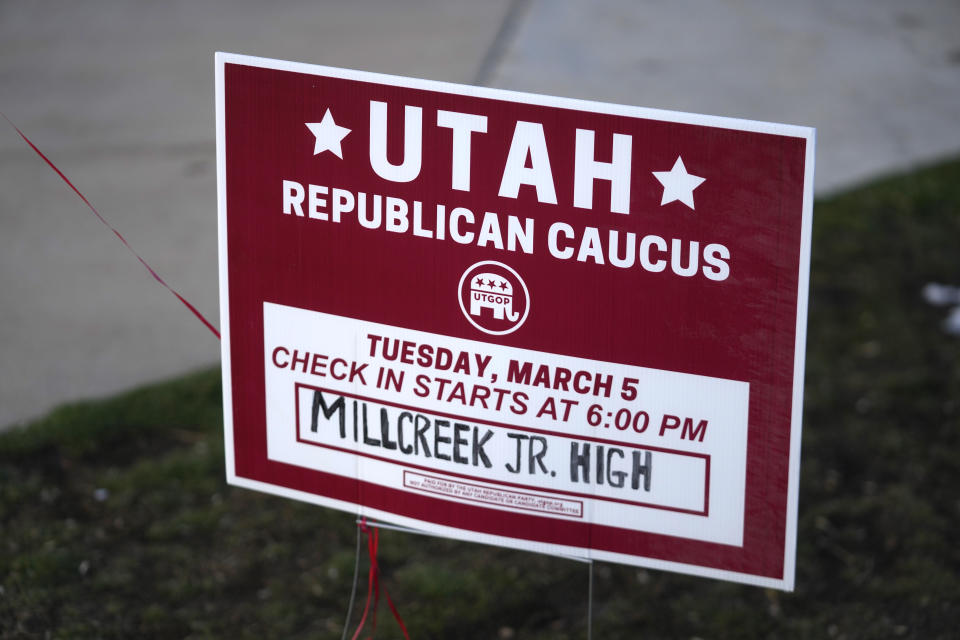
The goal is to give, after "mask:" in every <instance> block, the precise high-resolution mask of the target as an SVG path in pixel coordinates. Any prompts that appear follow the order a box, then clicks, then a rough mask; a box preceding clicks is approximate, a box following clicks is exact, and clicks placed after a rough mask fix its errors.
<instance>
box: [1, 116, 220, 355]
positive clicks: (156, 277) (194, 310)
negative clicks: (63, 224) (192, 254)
mask: <svg viewBox="0 0 960 640" xmlns="http://www.w3.org/2000/svg"><path fill="white" fill-rule="evenodd" d="M0 116H3V119H4V120H6V121H7V122H9V123H10V126H11V127H13V128H14V129H16V131H17V133H19V134H20V137H21V138H23V141H24V142H26V143H27V144H28V145H30V148H31V149H33V150H34V151H36V152H37V155H38V156H40V157H41V158H43V161H44V162H46V163H47V164H48V165H50V168H51V169H53V170H54V171H56V172H57V175H58V176H60V177H61V178H62V179H63V181H64V182H66V183H67V186H69V187H70V188H71V189H73V192H74V193H76V194H77V195H78V196H80V199H81V200H83V203H84V204H85V205H87V207H89V208H90V211H93V213H94V215H96V216H97V218H98V219H99V220H100V222H102V223H103V224H104V225H106V227H107V228H108V229H110V231H113V235H115V236H117V237H118V238H120V242H122V243H123V245H124V246H125V247H126V248H127V249H128V250H129V251H130V253H132V254H133V255H134V256H135V257H136V259H137V260H139V261H140V264H142V265H143V266H144V267H146V269H147V271H149V272H150V275H151V276H153V279H154V280H156V281H157V282H159V283H160V284H162V285H163V286H164V287H166V289H167V291H169V292H170V293H172V294H173V295H175V296H176V297H177V300H179V301H180V302H182V303H183V304H184V306H186V307H187V309H189V310H190V311H191V312H192V313H193V315H195V316H197V318H199V319H200V322H202V323H203V324H205V325H207V329H210V331H212V332H213V335H215V336H217V340H219V339H220V332H219V331H217V329H216V327H214V326H213V325H212V324H210V321H209V320H207V319H206V318H205V317H203V314H202V313H200V311H199V310H197V308H196V307H194V306H193V305H192V304H190V302H189V301H188V300H187V299H186V298H184V297H183V296H182V295H180V294H179V293H177V291H176V289H174V288H173V287H171V286H170V285H169V284H167V282H166V280H164V279H163V278H161V277H160V275H159V274H158V273H157V272H156V271H154V270H153V267H151V266H150V265H149V264H147V262H146V261H145V260H144V259H143V258H141V257H140V254H139V253H137V252H136V251H134V249H133V247H131V246H130V243H129V242H127V239H126V238H124V237H123V236H122V235H121V234H120V232H119V231H117V230H116V229H114V228H113V225H111V224H110V223H109V222H107V221H106V219H104V217H103V216H102V215H100V212H99V211H97V210H96V208H94V206H93V205H92V204H90V201H89V200H87V198H86V196H84V195H83V194H82V193H80V190H79V189H77V188H76V187H75V186H73V183H72V182H70V180H69V179H67V176H65V175H63V172H62V171H60V169H58V168H57V165H55V164H53V162H51V161H50V158H48V157H47V156H45V155H44V154H43V152H42V151H40V149H38V148H37V145H35V144H33V142H31V141H30V138H28V137H27V136H26V135H24V133H23V131H20V127H18V126H17V125H15V124H13V122H12V121H11V120H10V118H8V117H7V116H6V114H4V113H3V112H2V111H0Z"/></svg>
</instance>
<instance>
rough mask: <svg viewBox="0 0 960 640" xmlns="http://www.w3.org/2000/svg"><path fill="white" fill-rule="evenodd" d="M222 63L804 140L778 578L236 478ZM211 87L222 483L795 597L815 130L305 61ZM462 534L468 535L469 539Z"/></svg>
mask: <svg viewBox="0 0 960 640" xmlns="http://www.w3.org/2000/svg"><path fill="white" fill-rule="evenodd" d="M227 64H239V65H244V66H250V67H257V68H261V69H274V70H278V71H291V72H295V73H304V74H310V75H320V76H326V77H333V78H342V79H347V80H358V81H362V82H371V83H378V84H384V85H390V86H397V87H407V88H411V89H423V90H427V91H436V92H441V93H450V94H455V95H465V96H471V97H477V98H489V99H494V100H504V101H508V102H520V103H525V104H532V105H540V106H548V107H559V108H563V109H574V110H579V111H591V112H595V113H605V114H609V115H622V116H628V117H632V118H645V119H651V120H659V121H664V122H674V123H680V124H692V125H700V126H708V127H716V128H721V129H733V130H737V131H750V132H755V133H766V134H773V135H780V136H787V137H793V138H802V139H803V140H805V141H806V145H805V146H806V158H805V165H804V180H803V206H802V220H801V233H800V256H799V273H798V282H797V318H796V334H795V336H794V341H795V342H794V368H793V406H792V411H791V419H790V453H789V461H788V464H789V467H788V484H787V514H786V530H785V540H784V559H783V560H784V562H783V578H782V579H776V578H766V577H763V576H757V575H754V574H749V573H740V572H735V571H726V570H721V569H713V568H709V567H703V566H700V565H692V564H685V563H680V562H669V561H664V560H657V559H654V558H646V557H642V556H632V555H626V554H620V553H613V552H608V551H598V550H590V549H580V548H577V547H567V546H563V545H554V544H544V543H531V542H529V541H521V540H516V539H513V538H507V537H503V536H493V535H489V534H478V533H475V532H468V531H464V530H460V529H453V528H450V527H443V526H440V525H436V524H434V523H431V522H423V521H419V520H415V519H412V518H407V517H403V516H398V515H396V514H392V513H387V512H383V511H379V510H376V509H369V508H365V507H363V506H360V505H354V504H351V503H347V502H342V501H340V500H334V499H331V498H326V497H322V496H317V495H313V494H310V493H305V492H302V491H296V490H292V489H288V488H286V487H279V486H275V485H271V484H267V483H264V482H260V481H256V480H250V479H247V478H241V477H239V476H237V475H236V458H235V451H234V446H233V442H234V438H233V393H232V377H231V360H230V300H229V292H230V288H229V279H228V269H227V264H228V260H229V257H228V255H227V184H226V173H227V171H226V123H225V101H224V100H225V99H224V67H225V65H227ZM215 85H216V103H215V104H216V128H217V131H216V140H217V219H218V224H217V230H218V249H219V256H218V258H219V259H218V263H219V276H220V335H221V343H220V354H221V355H220V357H221V369H222V384H223V423H224V425H223V426H224V452H225V458H226V476H227V483H228V484H231V485H234V486H239V487H244V488H247V489H252V490H255V491H261V492H264V493H271V494H275V495H278V496H282V497H285V498H291V499H294V500H300V501H303V502H309V503H312V504H317V505H320V506H325V507H330V508H333V509H338V510H341V511H347V512H353V513H356V514H357V516H358V517H360V516H365V517H370V518H376V519H380V520H383V521H385V522H391V523H395V524H398V525H401V526H405V527H408V528H411V529H420V530H423V531H425V532H429V533H434V534H438V535H442V536H445V537H449V538H454V539H461V540H470V541H474V542H481V543H485V544H493V545H497V546H504V547H511V548H516V549H525V550H528V551H535V552H539V553H546V554H551V555H559V556H568V557H569V556H573V557H580V558H589V559H592V560H604V561H609V562H616V563H619V564H628V565H633V566H639V567H646V568H650V569H660V570H665V571H673V572H676V573H683V574H688V575H693V576H700V577H706V578H715V579H719V580H727V581H731V582H739V583H743V584H749V585H755V586H759V587H767V588H774V589H781V590H784V591H793V588H794V581H795V576H796V547H797V509H798V498H799V483H800V441H801V424H802V417H803V382H804V370H805V357H806V338H807V310H808V296H809V283H810V242H811V234H812V228H813V176H814V162H815V147H816V130H815V129H813V128H811V127H802V126H796V125H787V124H778V123H771V122H761V121H756V120H741V119H738V118H727V117H721V116H709V115H700V114H694V113H684V112H678V111H666V110H662V109H650V108H646V107H635V106H629V105H620V104H614V103H606V102H595V101H590V100H578V99H574V98H561V97H556V96H548V95H540V94H532V93H523V92H515V91H506V90H503V89H491V88H487V87H477V86H472V85H462V84H455V83H449V82H438V81H434V80H423V79H418V78H408V77H404V76H394V75H387V74H381V73H372V72H367V71H355V70H351V69H340V68H336V67H327V66H323V65H314V64H307V63H303V62H288V61H284V60H274V59H270V58H260V57H256V56H248V55H242V54H235V53H225V52H220V51H218V52H216V54H215ZM466 534H470V535H469V537H467V535H466Z"/></svg>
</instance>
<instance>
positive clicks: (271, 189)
mask: <svg viewBox="0 0 960 640" xmlns="http://www.w3.org/2000/svg"><path fill="white" fill-rule="evenodd" d="M216 77H217V159H218V191H219V219H220V227H219V229H220V231H219V242H220V297H221V323H222V330H223V384H224V420H225V431H226V433H225V437H226V456H227V475H228V479H229V481H230V483H232V484H235V485H238V486H242V487H248V488H251V489H257V490H261V491H266V492H269V493H274V494H278V495H281V496H286V497H290V498H295V499H299V500H304V501H307V502H312V503H315V504H319V505H324V506H328V507H333V508H336V509H342V510H345V511H349V512H351V513H356V514H358V515H363V516H367V517H372V518H377V519H382V520H385V521H389V522H393V523H397V524H400V525H405V526H408V527H414V528H416V529H420V530H423V531H428V532H432V533H435V534H439V535H443V536H449V537H452V538H458V539H462V540H470V541H476V542H484V543H490V544H498V545H504V546H509V547H516V548H520V549H528V550H532V551H539V552H544V553H552V554H561V555H574V556H581V557H590V558H594V559H598V560H606V561H611V562H622V563H627V564H633V565H638V566H644V567H652V568H656V569H665V570H671V571H679V572H683V573H689V574H694V575H701V576H710V577H715V578H722V579H728V580H734V581H739V582H746V583H750V584H756V585H763V586H770V587H778V588H783V589H791V588H792V586H793V580H794V557H795V546H796V540H795V535H796V533H795V532H796V513H797V482H798V475H799V453H800V415H801V400H802V383H803V356H804V339H805V327H806V311H807V282H808V270H809V251H810V220H811V209H812V204H811V203H812V200H811V199H812V182H813V178H812V172H813V152H814V150H813V144H814V137H813V131H812V130H811V129H807V128H802V127H793V126H786V125H779V124H767V123H760V122H748V121H743V120H733V119H727V118H716V117H709V116H701V115H691V114H685V113H673V112H667V111H655V110H651V109H642V108H637V107H627V106H620V105H612V104H603V103H596V102H584V101H579V100H569V99H563V98H554V97H546V96H538V95H530V94H523V93H514V92H508V91H500V90H494V89H486V88H478V87H471V86H463V85H455V84H446V83H440V82H430V81H426V80H416V79H411V78H401V77H394V76H385V75H378V74H372V73H363V72H358V71H348V70H344V69H333V68H329V67H319V66H313V65H306V64H297V63H291V62H280V61H276V60H265V59H260V58H251V57H246V56H239V55H233V54H217V76H216Z"/></svg>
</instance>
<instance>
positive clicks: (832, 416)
mask: <svg viewBox="0 0 960 640" xmlns="http://www.w3.org/2000/svg"><path fill="white" fill-rule="evenodd" d="M814 218H815V222H814V241H813V268H812V276H811V307H810V321H809V339H808V364H807V387H806V399H805V418H804V438H803V461H802V479H801V497H800V521H799V532H798V540H799V544H798V559H797V567H798V569H797V590H796V592H795V593H792V594H783V593H780V592H775V591H770V590H764V589H759V588H756V587H746V586H740V585H735V584H728V583H723V582H718V581H712V580H705V579H697V578H691V577H685V576H678V575H671V574H666V573H660V572H653V571H645V570H640V569H635V568H630V567H623V566H617V565H607V564H598V565H596V567H595V583H594V612H593V613H594V624H593V633H594V637H597V638H632V637H638V636H643V637H645V638H695V637H700V638H713V637H723V638H736V637H743V638H765V637H766V638H897V637H903V638H923V639H925V640H927V639H932V638H949V637H956V633H957V626H958V624H960V545H958V544H957V535H958V534H957V531H958V530H960V492H958V487H960V462H958V457H960V446H958V445H960V337H957V336H950V335H948V334H946V333H945V332H943V331H942V329H941V325H942V322H943V319H944V318H945V316H946V310H945V309H944V308H937V307H932V306H929V305H927V304H925V303H924V302H923V300H922V297H921V294H920V291H921V288H922V286H923V285H924V284H925V283H927V282H931V281H933V282H950V283H954V284H957V283H960V251H958V250H957V242H958V239H960V162H949V163H945V164H942V165H940V166H937V167H933V168H930V169H927V170H923V171H918V172H915V173H912V174H910V175H906V176H901V177H895V178H891V179H888V180H884V181H881V182H878V183H875V184H872V185H868V186H866V187H863V188H860V189H857V190H855V191H852V192H849V193H847V194H844V195H841V196H838V197H835V198H832V199H830V200H827V201H822V202H818V203H817V206H816V210H815V215H814ZM220 402H221V400H220V379H219V373H218V372H217V371H207V372H200V373H197V374H194V375H191V376H187V377H184V378H181V379H178V380H174V381H171V382H167V383H163V384H158V385H155V386H151V387H147V388H143V389H139V390H136V391H133V392H131V393H128V394H125V395H122V396H119V397H116V398H113V399H110V400H106V401H101V402H89V403H82V404H74V405H69V406H65V407H62V408H60V409H57V410H56V411H54V412H53V413H51V414H50V415H48V416H47V417H45V418H43V419H41V420H39V421H37V422H36V423H34V424H32V425H29V426H28V427H26V428H23V429H18V430H15V431H12V432H7V433H3V434H0V524H2V536H0V637H3V638H32V637H36V638H87V637H99V638H129V637H137V638H172V637H183V638H218V637H230V638H339V637H340V634H341V631H342V624H343V619H344V615H345V611H346V606H347V601H348V599H349V592H350V584H351V579H352V575H353V565H354V544H355V531H356V530H355V527H354V523H353V518H352V516H350V515H347V514H342V513H338V512H334V511H330V510H326V509H321V508H318V507H313V506H309V505H304V504H300V503H296V502H292V501H287V500H283V499H280V498H275V497H271V496H266V495H260V494H256V493H253V492H250V491H244V490H241V489H234V488H230V487H227V486H226V485H225V483H224V480H223V477H224V471H223V445H222V417H221V409H220ZM380 561H381V566H382V568H383V573H384V580H385V584H386V585H387V586H388V587H389V589H390V592H391V595H392V596H393V598H394V600H395V601H396V603H397V605H398V607H399V609H400V611H401V613H402V614H403V616H404V619H405V621H406V623H407V626H408V628H409V629H410V630H411V632H412V636H413V637H414V638H504V639H506V638H514V637H515V638H582V637H586V628H585V624H586V588H587V568H586V566H585V565H581V564H579V563H575V562H570V561H566V560H562V559H557V558H551V557H546V556H538V555H534V554H526V553H521V552H515V551H510V550H505V549H496V548H490V547H483V546H478V545H470V544H466V543H459V542H452V541H446V540H437V539H431V538H422V537H417V536H411V535H406V534H401V533H396V532H391V531H383V532H382V533H381V543H380ZM364 570H365V565H361V573H362V574H363V572H364ZM364 578H365V575H361V585H363V582H364ZM358 597H359V598H360V604H362V599H363V597H364V591H363V586H361V591H360V594H359V596H358ZM358 617H359V604H358V607H357V611H356V612H355V613H354V617H353V620H354V622H356V621H357V619H358ZM379 619H380V636H381V637H386V636H390V637H398V636H399V631H398V629H397V627H396V625H395V623H394V622H393V621H392V619H391V616H390V614H389V611H388V609H387V608H386V607H385V606H382V607H381V610H380V612H379Z"/></svg>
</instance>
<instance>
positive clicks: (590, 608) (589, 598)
mask: <svg viewBox="0 0 960 640" xmlns="http://www.w3.org/2000/svg"><path fill="white" fill-rule="evenodd" d="M589 576H590V577H589V579H588V581H587V640H593V560H590V570H589Z"/></svg>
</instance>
